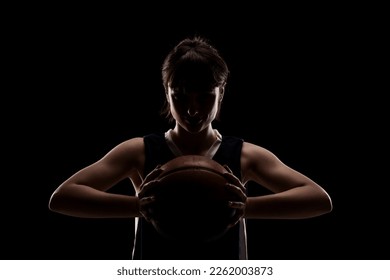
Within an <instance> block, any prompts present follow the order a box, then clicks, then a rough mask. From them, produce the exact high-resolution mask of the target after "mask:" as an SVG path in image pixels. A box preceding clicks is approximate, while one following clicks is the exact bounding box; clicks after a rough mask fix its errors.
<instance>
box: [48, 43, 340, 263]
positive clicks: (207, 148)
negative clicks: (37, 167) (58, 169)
mask: <svg viewBox="0 0 390 280" xmlns="http://www.w3.org/2000/svg"><path fill="white" fill-rule="evenodd" d="M228 75H229V70H228V67H227V65H226V63H225V61H224V60H223V58H222V57H221V56H220V55H219V53H218V51H217V50H216V49H215V48H214V47H213V46H211V45H210V44H209V43H208V42H207V41H206V40H205V39H204V38H201V37H194V38H186V39H184V40H183V41H181V42H179V44H177V46H175V47H174V48H173V50H172V51H171V52H170V53H169V54H168V55H167V57H166V59H165V61H164V63H163V67H162V79H163V85H164V88H165V95H166V106H165V110H164V113H165V114H166V116H167V117H168V118H169V119H170V120H171V121H172V123H173V127H172V129H169V130H168V131H166V132H165V133H163V134H160V133H152V134H149V135H145V136H144V137H136V138H132V139H129V140H127V141H124V142H122V143H120V144H118V145H117V146H116V147H114V148H113V149H112V150H111V151H109V152H108V153H107V154H106V155H105V156H104V157H102V158H101V159H100V160H98V161H97V162H95V163H93V164H91V165H89V166H86V167H85V168H83V169H82V170H80V171H78V172H76V173H75V174H74V175H73V176H71V177H70V178H68V179H67V180H65V181H64V182H63V183H62V184H61V185H60V186H59V187H58V188H57V189H56V190H55V191H54V193H53V194H52V196H51V198H50V202H49V208H50V209H51V210H52V211H55V212H58V213H62V214H65V215H71V216H76V217H87V218H135V219H136V235H135V240H134V241H135V242H134V249H133V259H247V244H246V230H245V220H246V219H302V218H310V217H316V216H319V215H322V214H326V213H329V212H330V211H331V210H332V202H331V199H330V197H329V195H328V194H327V192H326V191H325V190H324V189H323V188H322V187H321V186H319V185H318V184H317V183H316V182H314V181H313V180H311V179H310V178H308V177H307V176H305V175H303V174H301V173H300V172H298V171H296V170H294V169H292V168H291V167H289V166H287V165H286V164H284V163H283V162H281V161H280V160H279V159H278V158H277V157H276V156H275V155H274V154H273V153H272V152H270V151H269V150H267V149H265V148H263V147H260V146H258V145H255V144H252V143H249V142H245V141H244V140H242V139H240V138H237V137H233V136H225V135H221V134H220V133H219V131H218V130H216V129H214V128H213V126H212V123H213V121H214V120H216V119H218V118H219V112H220V109H221V104H222V100H223V97H224V92H225V86H226V82H227V79H228ZM180 155H203V156H207V157H209V158H212V159H214V160H215V161H217V162H219V163H220V164H222V165H224V166H225V167H226V170H227V172H226V174H225V176H226V178H227V179H228V181H229V184H227V188H228V189H229V190H230V191H232V192H235V193H236V194H238V195H239V197H240V199H239V200H238V201H231V202H230V204H229V205H230V207H232V208H234V209H236V213H237V214H236V215H235V216H234V217H233V218H232V220H231V223H230V225H229V230H228V231H227V233H226V234H225V235H224V236H222V237H221V238H219V239H217V240H215V241H212V242H207V243H204V244H183V243H182V242H178V241H177V242H176V241H172V240H167V239H166V238H164V237H163V236H161V235H160V234H158V233H157V232H156V230H155V229H154V228H153V226H152V224H151V223H150V222H149V220H150V218H151V216H150V213H149V211H148V209H150V208H149V207H150V206H151V205H153V203H155V201H156V198H154V197H144V198H142V199H139V197H142V196H143V195H142V194H143V192H144V191H145V190H147V189H148V188H150V187H152V186H153V184H155V180H154V179H155V178H156V177H157V176H158V174H159V173H160V172H161V170H160V168H159V167H160V166H161V165H162V164H164V163H166V162H167V161H169V160H170V159H173V158H174V157H177V156H180ZM126 178H129V179H130V180H131V182H132V184H133V186H134V188H135V193H136V195H135V196H129V195H123V194H114V193H108V192H107V191H108V190H109V189H110V188H111V187H113V186H114V185H116V184H117V183H119V182H120V181H122V180H124V179H126ZM250 181H253V182H256V183H257V184H258V185H259V186H262V187H264V188H266V189H268V190H269V191H270V192H271V194H267V195H261V196H247V191H246V188H245V186H246V184H247V183H248V182H250ZM183 199H185V198H183ZM200 207H201V206H200ZM177 211H180V209H177Z"/></svg>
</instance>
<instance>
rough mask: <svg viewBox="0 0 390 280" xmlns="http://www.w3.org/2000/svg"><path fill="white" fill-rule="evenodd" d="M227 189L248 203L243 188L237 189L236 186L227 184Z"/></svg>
mask: <svg viewBox="0 0 390 280" xmlns="http://www.w3.org/2000/svg"><path fill="white" fill-rule="evenodd" d="M226 188H227V189H228V191H230V192H232V193H234V194H236V195H238V196H239V197H240V198H241V200H242V201H246V199H247V196H246V194H245V192H244V191H243V190H242V188H241V187H237V186H236V185H233V184H226Z"/></svg>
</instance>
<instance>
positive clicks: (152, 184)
mask: <svg viewBox="0 0 390 280" xmlns="http://www.w3.org/2000/svg"><path fill="white" fill-rule="evenodd" d="M159 182H160V181H159V180H152V181H150V182H147V183H144V184H143V185H142V186H141V190H140V191H139V193H138V196H139V197H141V198H142V197H144V196H145V193H146V192H148V191H150V190H153V188H154V187H156V186H157V185H158V183H159Z"/></svg>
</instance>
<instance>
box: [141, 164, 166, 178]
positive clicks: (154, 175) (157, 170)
mask: <svg viewBox="0 0 390 280" xmlns="http://www.w3.org/2000/svg"><path fill="white" fill-rule="evenodd" d="M160 167H161V164H159V165H157V166H156V168H155V169H153V170H152V171H151V172H149V173H148V174H147V175H146V177H145V181H150V180H154V179H156V178H157V177H158V176H159V175H160V174H161V173H162V172H163V170H162V169H161V168H160Z"/></svg>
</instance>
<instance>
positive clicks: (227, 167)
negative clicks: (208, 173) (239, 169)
mask: <svg viewBox="0 0 390 280" xmlns="http://www.w3.org/2000/svg"><path fill="white" fill-rule="evenodd" d="M223 167H225V169H226V170H227V171H228V172H229V173H232V174H233V171H232V170H231V169H230V167H229V166H228V165H227V164H224V165H223Z"/></svg>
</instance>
